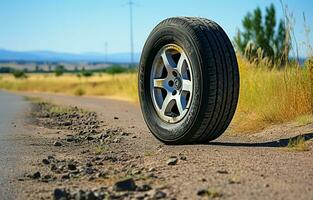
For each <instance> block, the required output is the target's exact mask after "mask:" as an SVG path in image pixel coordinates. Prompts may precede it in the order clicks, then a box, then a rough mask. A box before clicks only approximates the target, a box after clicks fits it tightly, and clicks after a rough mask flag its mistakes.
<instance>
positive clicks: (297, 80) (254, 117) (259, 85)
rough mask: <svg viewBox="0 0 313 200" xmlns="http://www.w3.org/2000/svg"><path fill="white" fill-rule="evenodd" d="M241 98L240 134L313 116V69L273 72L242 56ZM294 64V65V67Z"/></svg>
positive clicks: (237, 117) (236, 124) (289, 68)
mask: <svg viewBox="0 0 313 200" xmlns="http://www.w3.org/2000/svg"><path fill="white" fill-rule="evenodd" d="M238 62H239V68H240V78H241V82H240V83H241V85H240V97H239V104H238V109H237V112H236V115H235V118H234V121H233V125H234V126H233V127H234V129H235V130H236V131H241V132H250V131H256V130H260V129H263V128H265V127H266V126H268V125H270V124H277V123H282V122H287V121H291V120H294V119H295V118H297V117H299V116H302V115H307V114H310V113H311V111H312V107H311V103H312V101H313V98H312V93H311V89H310V88H311V84H312V80H311V79H310V70H309V67H308V66H307V67H299V66H297V65H296V64H290V66H287V67H286V68H284V69H277V68H275V67H274V68H272V69H269V67H268V66H266V63H263V62H258V64H256V63H254V64H253V63H249V62H247V60H245V59H244V58H242V57H240V56H239V57H238ZM293 65H294V66H293Z"/></svg>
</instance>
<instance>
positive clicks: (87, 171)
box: [85, 167, 95, 174]
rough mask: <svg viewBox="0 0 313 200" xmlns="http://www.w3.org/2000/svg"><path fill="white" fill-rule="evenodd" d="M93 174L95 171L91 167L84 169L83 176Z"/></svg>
mask: <svg viewBox="0 0 313 200" xmlns="http://www.w3.org/2000/svg"><path fill="white" fill-rule="evenodd" d="M94 172H95V170H94V169H93V168H91V167H87V168H86V169H85V174H93V173H94Z"/></svg>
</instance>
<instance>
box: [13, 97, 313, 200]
mask: <svg viewBox="0 0 313 200" xmlns="http://www.w3.org/2000/svg"><path fill="white" fill-rule="evenodd" d="M23 95H27V96H36V97H40V98H42V99H44V100H46V101H50V102H53V103H55V104H57V105H63V106H72V107H71V108H68V107H59V106H51V105H50V104H42V103H36V104H34V106H33V109H32V118H33V119H34V120H33V121H32V122H31V125H30V126H33V127H34V130H35V131H36V132H34V133H33V134H32V135H31V138H32V139H31V140H32V141H33V144H32V145H33V146H35V147H36V148H35V150H34V151H35V152H36V153H34V155H33V159H32V160H31V161H30V162H29V164H30V167H28V168H26V169H25V174H23V175H22V176H21V177H20V181H19V184H21V188H23V191H25V193H23V195H24V197H26V198H29V199H38V198H44V199H51V198H53V197H58V196H62V195H63V196H66V197H68V198H70V197H71V198H74V197H75V198H77V199H79V198H80V199H83V198H85V197H87V196H88V198H90V199H92V198H94V197H93V196H97V197H106V198H109V199H157V198H160V199H162V198H165V199H203V198H204V199H207V198H216V199H295V198H296V199H310V198H312V196H313V182H312V179H313V165H312V163H313V153H312V152H313V144H312V141H311V138H313V124H309V125H306V126H297V125H296V124H292V123H290V124H285V125H280V126H274V127H272V128H271V129H268V130H265V131H262V132H259V133H255V134H251V135H241V134H239V133H237V134H235V135H234V134H229V133H226V134H224V135H223V136H222V137H221V138H219V139H218V140H217V141H214V142H211V143H208V144H201V145H200V144H199V145H182V146H166V145H163V144H162V143H160V142H158V141H157V140H156V139H155V138H154V137H153V136H152V135H151V133H149V131H148V130H147V128H146V126H145V124H144V121H143V119H142V116H141V114H140V110H139V107H138V106H136V105H134V104H131V103H128V102H123V101H115V100H108V99H101V98H91V97H69V96H62V95H47V94H23ZM81 109H83V110H81ZM299 135H304V136H303V138H304V139H305V140H307V141H306V144H307V146H308V149H307V150H308V151H295V150H291V149H289V148H287V147H286V146H287V144H288V141H289V138H293V137H296V136H299ZM38 172H39V173H38ZM120 181H122V182H120Z"/></svg>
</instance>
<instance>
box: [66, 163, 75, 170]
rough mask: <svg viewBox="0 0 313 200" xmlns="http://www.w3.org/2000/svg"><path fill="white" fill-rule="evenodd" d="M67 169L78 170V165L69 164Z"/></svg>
mask: <svg viewBox="0 0 313 200" xmlns="http://www.w3.org/2000/svg"><path fill="white" fill-rule="evenodd" d="M67 168H68V169H69V170H76V165H75V164H74V163H69V164H67Z"/></svg>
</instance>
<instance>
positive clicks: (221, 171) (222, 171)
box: [216, 170, 228, 174]
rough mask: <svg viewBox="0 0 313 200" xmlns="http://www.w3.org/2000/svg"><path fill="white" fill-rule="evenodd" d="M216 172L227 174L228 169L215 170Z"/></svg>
mask: <svg viewBox="0 0 313 200" xmlns="http://www.w3.org/2000/svg"><path fill="white" fill-rule="evenodd" d="M216 172H217V173H219V174H228V171H226V170H217V171H216Z"/></svg>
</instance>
